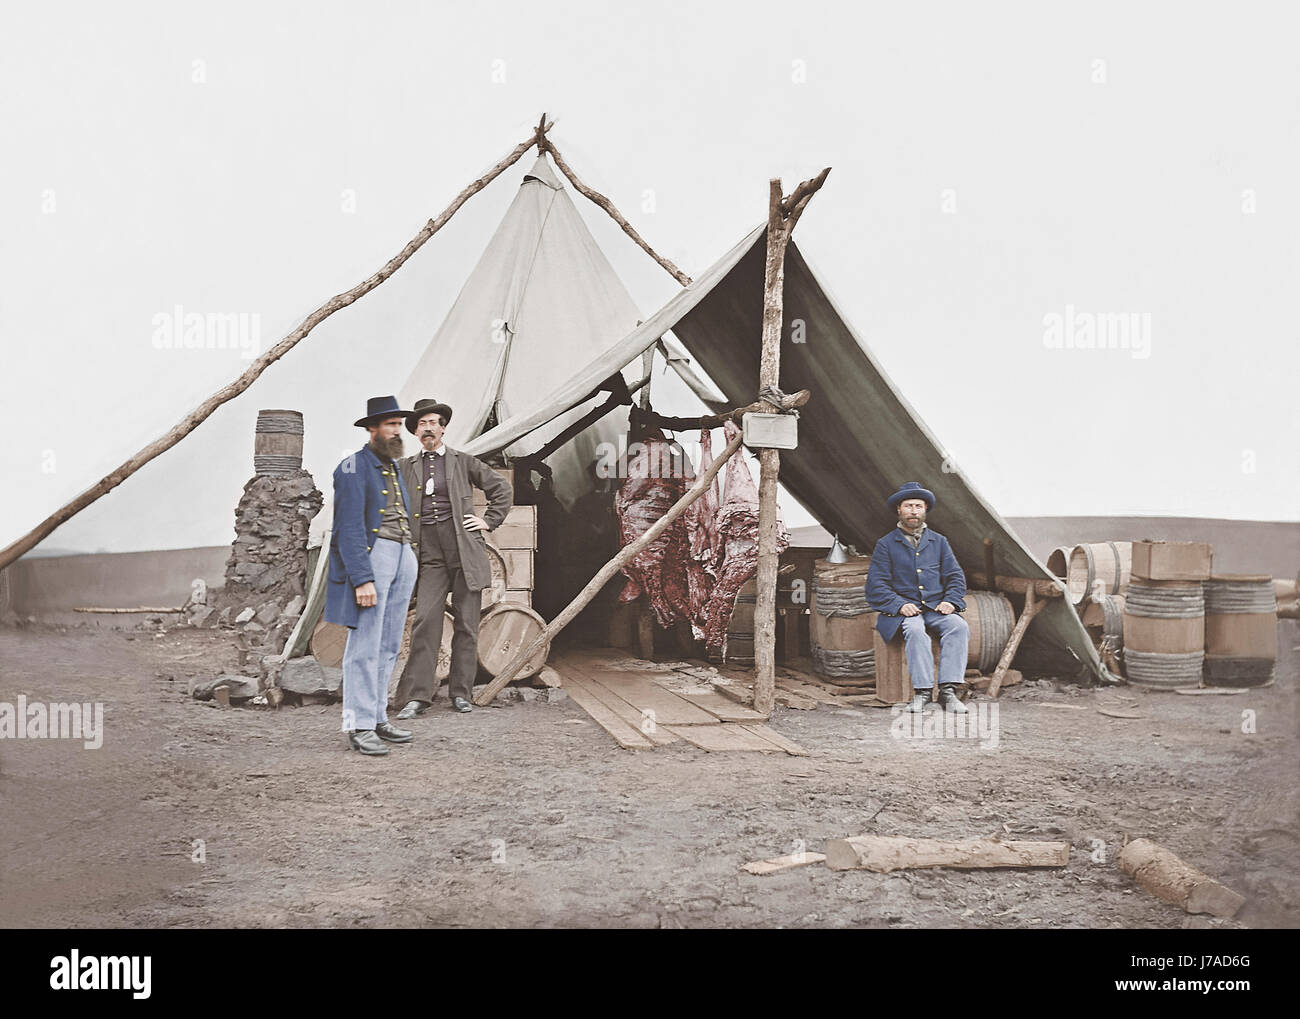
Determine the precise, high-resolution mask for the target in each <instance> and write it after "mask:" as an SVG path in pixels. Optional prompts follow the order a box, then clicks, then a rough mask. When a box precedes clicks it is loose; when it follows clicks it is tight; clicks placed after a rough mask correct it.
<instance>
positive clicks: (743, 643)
mask: <svg viewBox="0 0 1300 1019" xmlns="http://www.w3.org/2000/svg"><path fill="white" fill-rule="evenodd" d="M757 604H758V582H757V580H752V579H751V580H747V581H746V582H745V585H744V586H743V587H742V588H741V589H740V590H739V591H738V592H737V593H736V600H735V602H734V603H732V606H731V618H730V619H729V620H728V621H727V639H726V641H725V642H724V643H723V645H722V660H723V661H724V662H727V663H728V664H730V665H753V664H754V606H755V605H757Z"/></svg>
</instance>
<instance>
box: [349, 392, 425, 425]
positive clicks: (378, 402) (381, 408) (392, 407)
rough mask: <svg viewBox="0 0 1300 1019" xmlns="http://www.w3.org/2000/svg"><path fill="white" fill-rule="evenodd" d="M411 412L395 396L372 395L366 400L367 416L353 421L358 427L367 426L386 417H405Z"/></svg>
mask: <svg viewBox="0 0 1300 1019" xmlns="http://www.w3.org/2000/svg"><path fill="white" fill-rule="evenodd" d="M409 413H411V412H410V411H409V410H403V409H402V408H401V407H399V406H398V405H397V397H395V396H372V397H371V398H370V399H369V400H367V401H366V416H365V417H363V418H358V419H357V420H356V421H355V422H353V423H354V424H355V425H356V426H357V427H358V428H367V427H369V426H370V425H373V424H375V423H376V422H377V421H383V420H384V418H395V417H403V416H404V415H407V414H409Z"/></svg>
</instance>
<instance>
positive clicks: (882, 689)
mask: <svg viewBox="0 0 1300 1019" xmlns="http://www.w3.org/2000/svg"><path fill="white" fill-rule="evenodd" d="M928 636H929V638H930V646H931V647H932V648H933V649H934V675H935V684H934V689H933V690H932V691H931V692H930V699H931V700H936V699H937V698H938V696H939V683H938V676H939V638H938V637H936V636H935V635H934V634H932V633H931V634H928ZM871 639H872V645H873V646H874V647H875V650H876V699H877V700H881V701H885V702H886V703H889V704H906V703H907V702H908V701H910V700H911V699H912V674H911V672H909V671H908V668H907V652H906V650H905V645H904V643H903V628H902V627H901V626H900V627H899V628H898V632H897V633H896V634H894V639H893V640H891V641H889V642H888V643H886V642H885V638H884V637H882V636H880V631H879V630H874V629H873V630H872V631H871ZM964 664H965V663H963V665H964Z"/></svg>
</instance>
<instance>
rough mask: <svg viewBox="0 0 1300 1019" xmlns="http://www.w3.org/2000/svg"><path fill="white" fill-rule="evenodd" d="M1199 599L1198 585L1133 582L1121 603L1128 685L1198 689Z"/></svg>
mask: <svg viewBox="0 0 1300 1019" xmlns="http://www.w3.org/2000/svg"><path fill="white" fill-rule="evenodd" d="M1204 664H1205V595H1204V593H1203V592H1202V590H1201V585H1200V583H1199V582H1198V581H1183V580H1141V579H1138V578H1134V579H1133V581H1132V582H1131V583H1130V584H1129V589H1128V594H1127V596H1126V597H1125V598H1124V665H1125V673H1126V675H1127V676H1128V681H1129V682H1130V683H1139V684H1141V685H1143V686H1152V687H1159V688H1162V689H1166V690H1174V689H1177V688H1179V687H1194V686H1200V685H1201V672H1202V669H1203V667H1204Z"/></svg>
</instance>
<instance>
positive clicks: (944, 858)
mask: <svg viewBox="0 0 1300 1019" xmlns="http://www.w3.org/2000/svg"><path fill="white" fill-rule="evenodd" d="M1069 862H1070V843H1068V842H1021V841H1007V842H999V841H997V840H995V839H910V838H902V837H899V836H893V835H856V836H854V837H853V838H847V839H829V840H827V842H826V866H828V867H830V869H831V870H872V871H875V872H877V873H879V874H888V873H889V872H890V871H895V870H909V869H913V868H921V867H956V868H960V869H965V870H970V869H979V868H984V867H1064V866H1066V865H1067V864H1068V863H1069Z"/></svg>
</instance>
